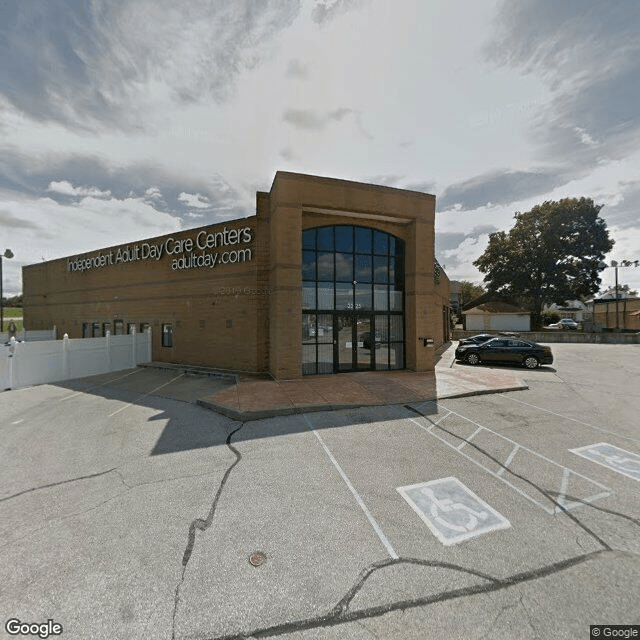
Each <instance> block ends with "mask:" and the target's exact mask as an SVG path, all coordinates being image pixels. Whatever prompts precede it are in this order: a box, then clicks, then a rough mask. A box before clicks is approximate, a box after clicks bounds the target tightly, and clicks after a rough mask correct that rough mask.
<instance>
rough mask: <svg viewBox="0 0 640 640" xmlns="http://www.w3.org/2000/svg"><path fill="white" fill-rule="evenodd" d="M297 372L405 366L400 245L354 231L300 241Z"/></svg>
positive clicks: (324, 232)
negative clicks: (299, 360) (299, 355)
mask: <svg viewBox="0 0 640 640" xmlns="http://www.w3.org/2000/svg"><path fill="white" fill-rule="evenodd" d="M302 317H303V328H302V344H303V349H302V350H303V373H304V374H314V373H335V372H338V371H354V370H366V369H402V368H403V367H404V243H403V241H402V240H400V239H399V238H396V237H395V236H392V235H390V234H388V233H385V232H383V231H377V230H376V229H371V228H368V227H360V226H353V225H334V226H327V227H318V228H315V229H308V230H306V231H304V232H303V234H302Z"/></svg>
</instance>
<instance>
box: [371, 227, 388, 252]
mask: <svg viewBox="0 0 640 640" xmlns="http://www.w3.org/2000/svg"><path fill="white" fill-rule="evenodd" d="M373 251H374V253H377V254H382V255H386V254H387V253H389V235H388V234H386V233H382V232H381V231H374V232H373Z"/></svg>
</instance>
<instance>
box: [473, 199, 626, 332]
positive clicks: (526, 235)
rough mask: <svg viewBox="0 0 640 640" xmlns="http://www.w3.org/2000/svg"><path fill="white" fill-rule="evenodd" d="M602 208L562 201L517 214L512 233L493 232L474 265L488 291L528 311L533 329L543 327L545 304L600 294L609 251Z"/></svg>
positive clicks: (585, 201)
mask: <svg viewBox="0 0 640 640" xmlns="http://www.w3.org/2000/svg"><path fill="white" fill-rule="evenodd" d="M602 206H603V205H596V204H594V202H593V200H592V199H591V198H580V199H578V198H565V199H563V200H560V201H559V202H554V201H547V202H544V203H543V204H540V205H536V206H535V207H533V209H531V211H526V212H525V213H520V212H516V214H515V216H514V218H515V220H516V223H515V225H514V226H513V227H512V228H511V230H510V231H509V232H508V233H505V232H504V231H498V232H496V233H492V234H491V235H490V236H489V245H488V246H487V248H486V249H485V251H484V253H483V254H482V255H481V256H480V257H479V258H478V259H477V260H476V261H475V262H474V263H473V264H474V265H475V266H476V267H478V269H479V270H480V271H481V272H482V273H484V274H486V275H485V278H484V282H485V283H486V285H487V289H488V291H489V292H490V293H496V294H498V295H500V296H502V297H505V298H509V299H511V300H514V301H517V302H519V303H520V304H522V305H525V306H527V307H528V308H529V310H530V311H531V320H532V324H533V327H534V328H539V327H540V326H541V319H542V307H543V305H544V304H550V303H552V302H556V303H558V304H562V303H563V302H564V301H565V300H569V299H577V298H582V297H584V296H588V295H591V294H593V293H595V292H596V291H598V288H599V285H600V277H599V275H598V274H599V273H600V271H602V269H604V267H605V265H604V263H603V258H604V256H605V254H606V253H608V252H609V251H611V248H612V247H613V240H611V239H610V238H609V231H608V229H607V225H606V223H605V221H604V220H603V219H602V218H600V216H599V215H598V214H599V213H600V209H602Z"/></svg>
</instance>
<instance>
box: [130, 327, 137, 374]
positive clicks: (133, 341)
mask: <svg viewBox="0 0 640 640" xmlns="http://www.w3.org/2000/svg"><path fill="white" fill-rule="evenodd" d="M137 355H138V352H137V351H136V325H135V324H134V325H133V326H132V327H131V368H132V369H134V368H135V366H136V365H137V364H138V363H137V362H136V360H137Z"/></svg>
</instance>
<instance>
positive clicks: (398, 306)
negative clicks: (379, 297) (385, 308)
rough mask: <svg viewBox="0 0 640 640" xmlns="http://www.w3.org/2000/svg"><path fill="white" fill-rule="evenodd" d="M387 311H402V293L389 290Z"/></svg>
mask: <svg viewBox="0 0 640 640" xmlns="http://www.w3.org/2000/svg"><path fill="white" fill-rule="evenodd" d="M389 305H390V306H389V310H390V311H402V291H397V290H396V289H391V291H390V292H389Z"/></svg>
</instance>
